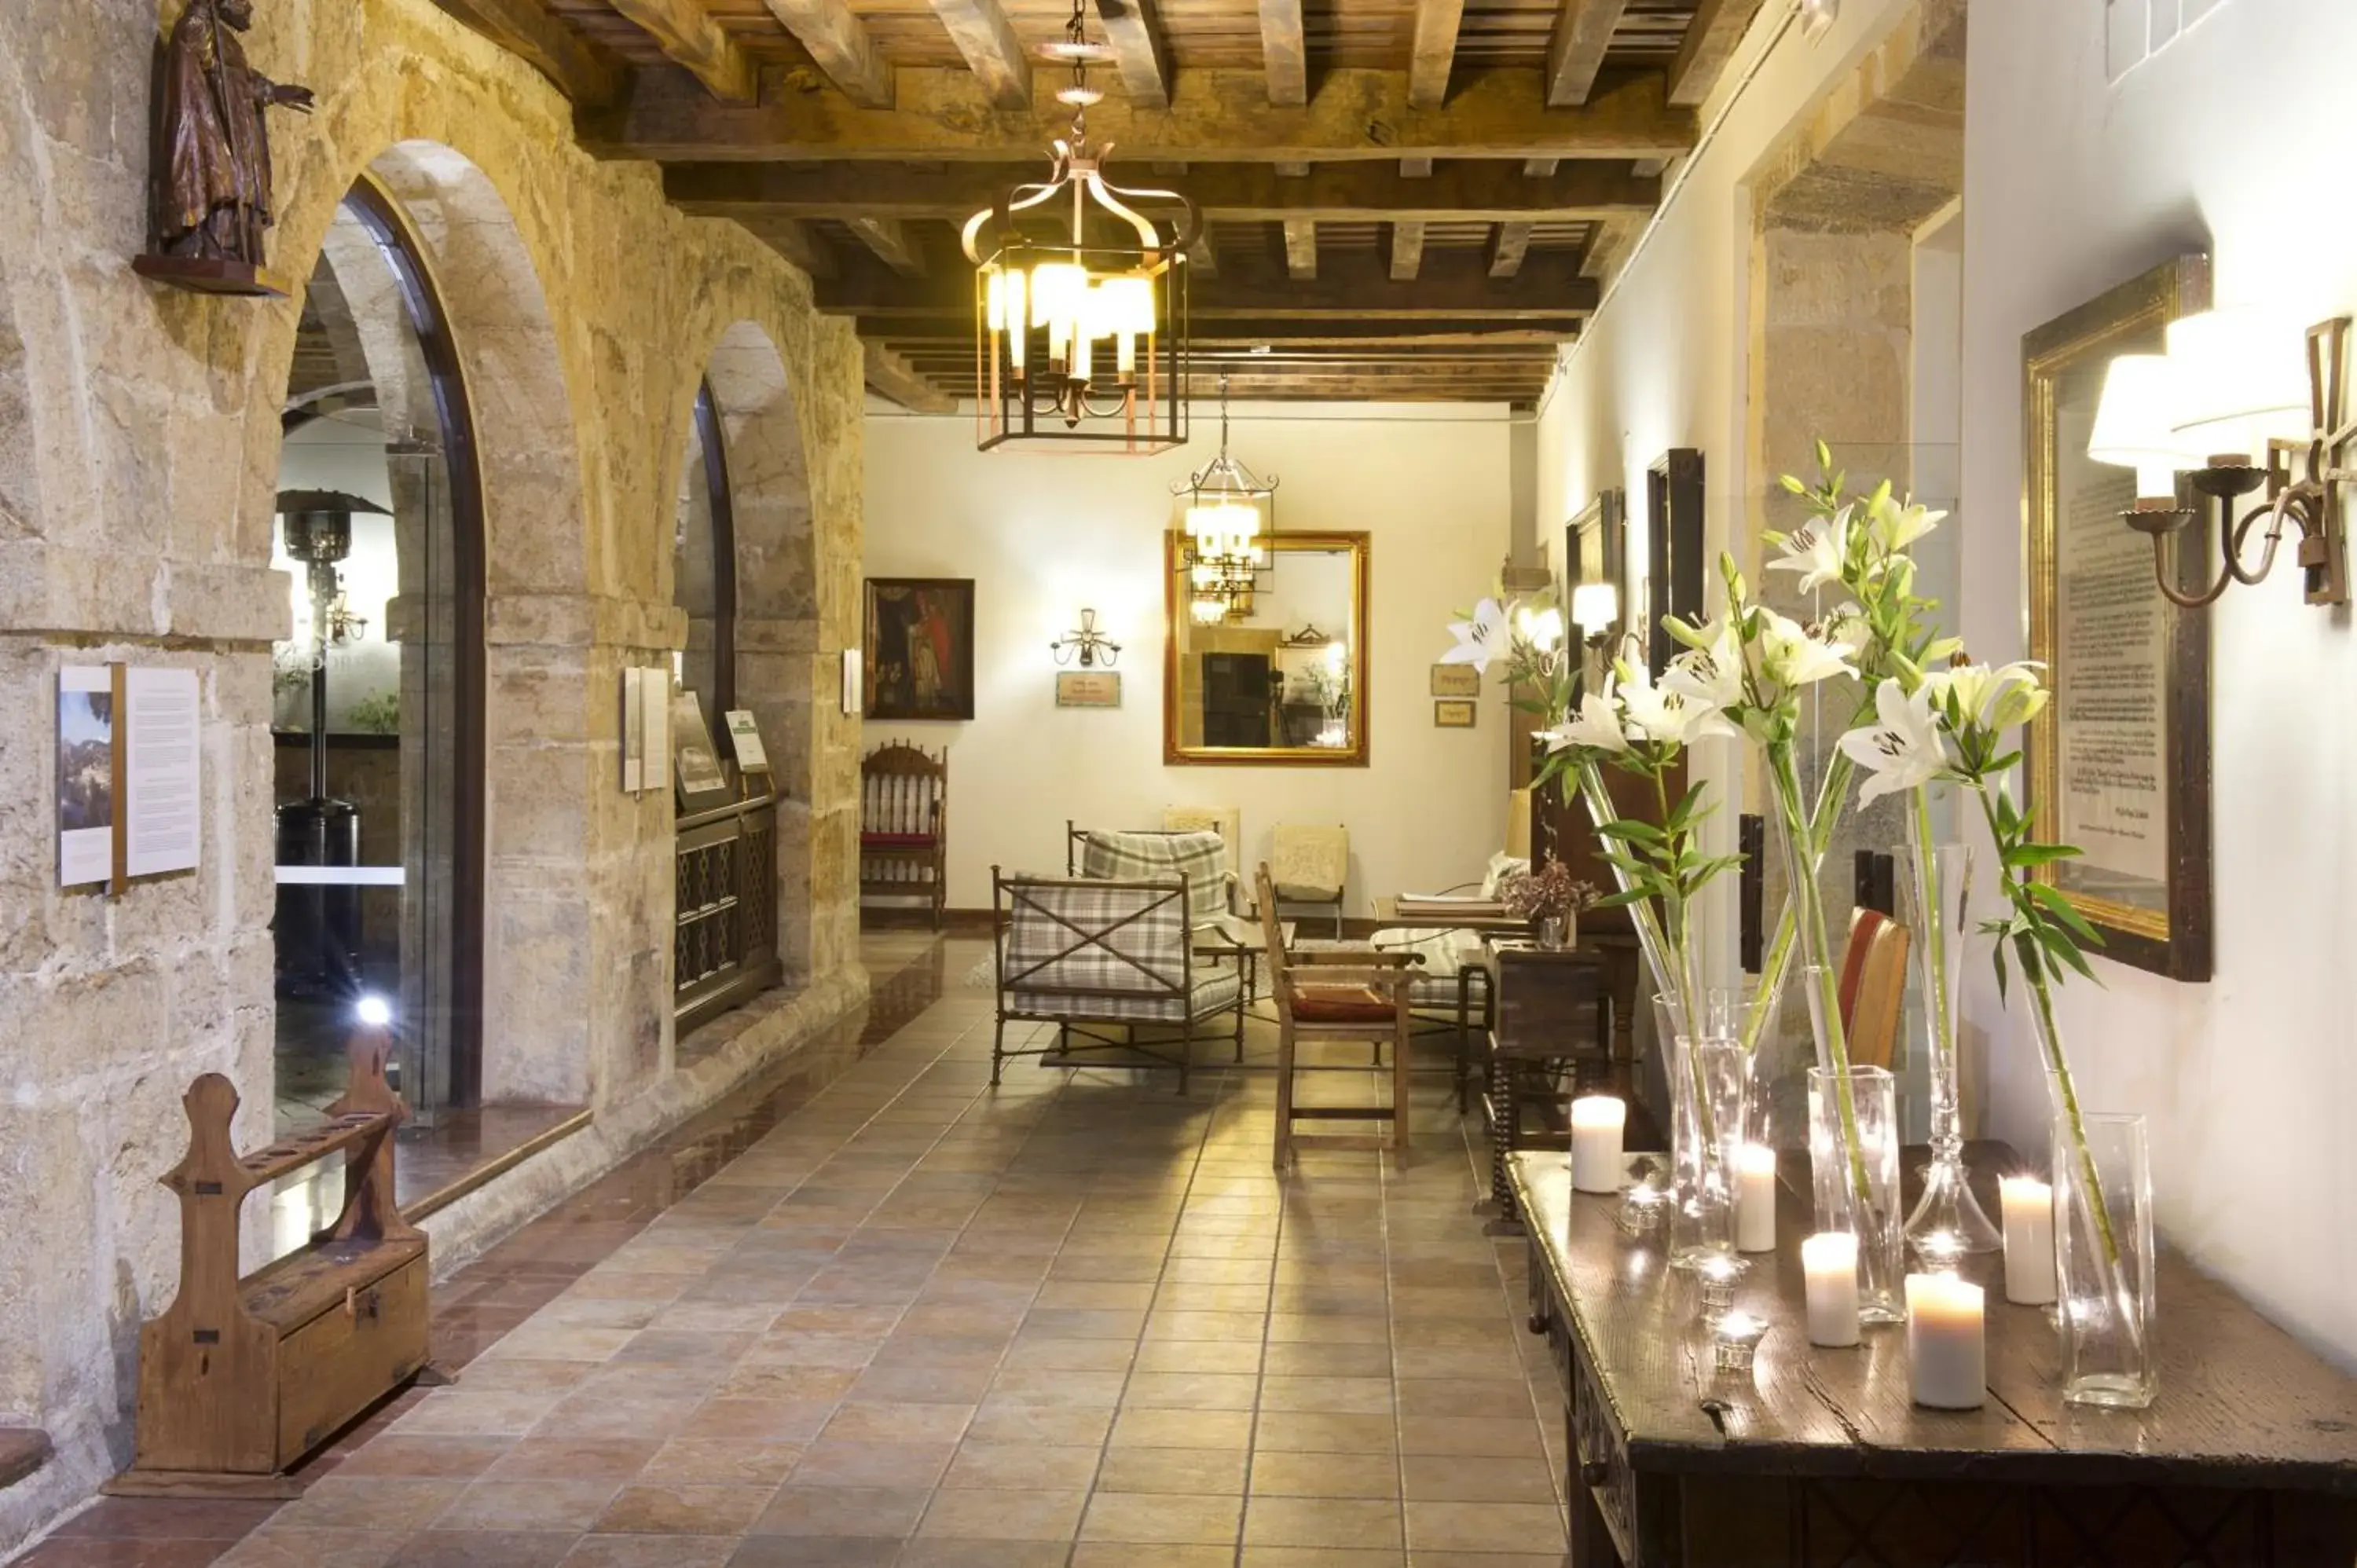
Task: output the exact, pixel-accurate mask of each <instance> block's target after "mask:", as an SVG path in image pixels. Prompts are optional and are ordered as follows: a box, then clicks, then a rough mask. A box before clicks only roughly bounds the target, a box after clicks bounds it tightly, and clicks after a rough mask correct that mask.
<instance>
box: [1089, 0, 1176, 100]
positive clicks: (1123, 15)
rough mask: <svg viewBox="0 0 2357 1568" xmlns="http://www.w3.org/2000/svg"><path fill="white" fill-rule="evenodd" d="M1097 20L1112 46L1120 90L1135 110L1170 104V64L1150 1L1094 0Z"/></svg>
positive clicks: (1160, 28) (1160, 26)
mask: <svg viewBox="0 0 2357 1568" xmlns="http://www.w3.org/2000/svg"><path fill="white" fill-rule="evenodd" d="M1097 20H1098V21H1100V22H1102V23H1103V24H1104V30H1105V42H1107V43H1108V44H1110V45H1112V46H1113V62H1114V70H1117V71H1119V72H1120V73H1121V85H1122V91H1125V92H1126V93H1128V94H1129V101H1130V102H1131V104H1132V105H1134V106H1135V107H1136V108H1139V109H1168V107H1170V64H1169V59H1168V53H1167V51H1166V50H1165V49H1164V48H1163V44H1162V24H1161V21H1160V19H1159V18H1158V17H1157V16H1155V14H1154V6H1153V4H1152V0H1097Z"/></svg>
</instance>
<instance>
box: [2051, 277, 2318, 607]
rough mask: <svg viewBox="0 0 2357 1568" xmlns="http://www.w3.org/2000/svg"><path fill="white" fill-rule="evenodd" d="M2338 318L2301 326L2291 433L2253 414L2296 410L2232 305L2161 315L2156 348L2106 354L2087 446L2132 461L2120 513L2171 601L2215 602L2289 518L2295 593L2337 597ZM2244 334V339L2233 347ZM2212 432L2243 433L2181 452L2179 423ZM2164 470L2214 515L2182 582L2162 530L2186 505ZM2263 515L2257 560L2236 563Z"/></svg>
mask: <svg viewBox="0 0 2357 1568" xmlns="http://www.w3.org/2000/svg"><path fill="white" fill-rule="evenodd" d="M2349 328H2350V318H2349V317H2334V318H2333V319H2331V320H2330V321H2324V322H2319V323H2318V324H2317V325H2316V326H2314V327H2311V328H2309V329H2308V338H2307V349H2308V362H2307V381H2308V406H2307V415H2308V417H2307V427H2308V429H2307V434H2306V435H2305V436H2304V437H2298V438H2294V437H2288V436H2285V435H2276V434H2274V433H2273V431H2271V430H2269V429H2268V428H2267V426H2268V425H2270V424H2277V425H2279V424H2283V423H2284V422H2285V421H2284V420H2283V418H2282V416H2283V414H2284V413H2285V411H2286V410H2289V411H2291V412H2292V413H2297V412H2298V403H2296V402H2293V401H2290V398H2291V397H2293V396H2296V393H2291V392H2287V391H2286V390H2285V388H2284V387H2283V385H2282V384H2281V383H2282V380H2283V378H2278V377H2276V376H2275V375H2273V374H2272V373H2271V371H2270V370H2269V369H2268V368H2267V367H2266V345H2264V344H2260V345H2252V344H2249V343H2248V342H2247V337H2248V334H2249V327H2248V322H2247V318H2246V317H2239V316H2236V315H2233V314H2230V313H2224V312H2212V313H2210V314H2209V315H2207V316H2201V317H2189V318H2187V319H2186V320H2184V321H2181V322H2178V323H2175V324H2173V325H2172V326H2171V327H2170V328H2169V354H2168V355H2167V356H2166V357H2163V356H2159V355H2125V356H2123V357H2121V358H2120V359H2117V360H2114V361H2113V362H2112V366H2111V370H2110V372H2109V374H2108V375H2107V376H2106V377H2105V380H2104V394H2103V402H2102V404H2101V406H2100V407H2099V409H2098V411H2097V413H2096V416H2095V428H2094V432H2093V439H2092V440H2091V441H2090V442H2089V443H2088V456H2090V457H2092V458H2093V459H2094V460H2095V461H2097V462H2101V463H2112V464H2117V465H2121V466H2123V467H2134V468H2136V471H2137V484H2136V491H2137V496H2136V504H2135V505H2134V506H2133V507H2132V508H2130V509H2129V510H2127V511H2126V512H2123V513H2122V514H2121V521H2124V522H2126V524H2127V525H2128V526H2129V527H2130V528H2133V529H2135V530H2136V532H2139V533H2142V534H2145V535H2146V536H2147V537H2148V538H2150V539H2151V541H2152V560H2153V576H2154V579H2155V581H2156V582H2158V584H2159V585H2160V591H2161V593H2162V594H2163V595H2164V596H2167V598H2168V599H2169V602H2170V603H2171V604H2173V605H2177V606H2179V607H2182V608H2185V609H2200V608H2201V607H2204V606H2207V605H2212V604H2215V603H2216V602H2217V601H2218V599H2219V598H2220V597H2221V596H2222V595H2223V594H2224V593H2225V592H2226V590H2227V589H2228V588H2230V587H2232V586H2233V585H2234V584H2236V583H2251V584H2255V583H2259V582H2261V581H2263V580H2265V578H2266V575H2267V574H2268V572H2269V571H2271V570H2273V568H2274V566H2275V562H2276V548H2277V546H2279V545H2280V544H2281V543H2282V542H2283V538H2284V532H2285V530H2286V528H2287V527H2292V528H2297V529H2298V532H2299V547H2298V559H2299V565H2300V571H2301V575H2302V576H2303V578H2304V579H2305V581H2304V584H2303V593H2304V595H2305V598H2306V602H2308V603H2309V604H2311V605H2340V604H2346V603H2347V602H2348V600H2349V564H2348V534H2347V523H2346V520H2345V517H2344V514H2343V510H2342V501H2341V486H2342V485H2345V484H2350V483H2357V468H2352V467H2349V456H2348V452H2349V445H2350V442H2351V440H2352V438H2353V437H2357V425H2352V424H2351V422H2350V421H2349V418H2348V408H2347V404H2348V387H2347V380H2346V374H2345V360H2346V350H2347V347H2348V338H2349ZM2253 348H2255V349H2257V350H2258V351H2257V352H2256V353H2250V352H2247V351H2244V350H2247V349H2253ZM2255 367H2256V368H2255ZM2271 382H2273V383H2276V384H2274V385H2272V386H2271V385H2270V384H2269V383H2271ZM2219 432H2226V433H2230V434H2232V433H2236V432H2242V433H2247V434H2248V435H2250V437H2251V439H2248V440H2245V442H2244V446H2243V448H2242V449H2241V450H2238V451H2227V452H2218V453H2212V454H2209V455H2206V456H2200V457H2193V456H2189V455H2188V448H2189V445H2190V442H2189V437H2193V438H2198V437H2199V436H2200V435H2202V434H2205V433H2208V434H2216V433H2219ZM2254 447H2255V450H2256V454H2257V456H2258V459H2259V460H2258V461H2254V460H2253V456H2254ZM2178 471H2185V472H2186V478H2187V480H2188V482H2189V484H2190V487H2191V489H2193V490H2194V492H2195V493H2196V494H2198V495H2200V496H2201V498H2203V504H2204V505H2214V507H2215V510H2216V512H2217V518H2218V553H2219V556H2220V557H2221V564H2220V566H2219V569H2218V575H2217V577H2216V578H2215V579H2214V580H2213V581H2212V582H2211V584H2210V585H2209V586H2208V587H2206V588H2203V589H2201V590H2200V591H2199V592H2193V593H2189V592H2187V591H2185V590H2183V589H2181V588H2179V587H2178V586H2177V585H2176V584H2174V583H2172V582H2171V581H2169V549H2168V541H2169V536H2170V535H2171V534H2174V533H2177V532H2180V531H2182V530H2183V529H2184V528H2185V527H2186V526H2187V525H2188V524H2190V523H2191V522H2193V521H2195V519H2196V518H2197V517H2198V516H2199V515H2200V512H2199V511H2198V510H2196V509H2195V508H2193V507H2189V506H2186V505H2184V504H2183V502H2182V500H2181V499H2180V498H2179V496H2178V495H2177V494H2174V493H2170V492H2173V491H2174V490H2175V488H2176V486H2175V478H2174V475H2175V473H2176V472H2178ZM2262 489H2264V490H2265V492H2266V499H2265V500H2264V501H2262V502H2261V503H2260V504H2259V505H2256V506H2254V507H2252V508H2251V509H2250V510H2247V511H2244V512H2243V513H2242V515H2241V517H2240V518H2239V519H2237V517H2236V510H2237V503H2238V502H2239V501H2241V500H2242V499H2243V498H2244V497H2245V496H2248V495H2252V494H2254V493H2255V492H2258V491H2260V490H2262ZM2261 521H2265V522H2266V534H2265V536H2264V540H2263V542H2262V547H2261V550H2260V553H2259V558H2258V563H2257V564H2256V565H2255V566H2245V565H2244V546H2245V544H2246V543H2247V542H2249V539H2250V536H2251V532H2252V531H2253V530H2254V529H2255V528H2257V527H2258V526H2259V524H2260V523H2261Z"/></svg>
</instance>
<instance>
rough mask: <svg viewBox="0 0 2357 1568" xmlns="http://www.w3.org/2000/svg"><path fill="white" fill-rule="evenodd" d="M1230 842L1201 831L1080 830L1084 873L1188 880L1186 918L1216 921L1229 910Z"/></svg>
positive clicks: (1127, 878)
mask: <svg viewBox="0 0 2357 1568" xmlns="http://www.w3.org/2000/svg"><path fill="white" fill-rule="evenodd" d="M1227 854H1228V846H1227V841H1226V840H1224V839H1222V838H1221V837H1220V835H1219V834H1218V833H1216V832H1211V831H1210V830H1208V829H1206V830H1203V831H1200V832H1179V833H1146V832H1086V833H1083V834H1082V835H1081V875H1082V876H1092V877H1101V878H1104V879H1107V880H1111V881H1116V882H1120V881H1131V882H1135V881H1147V880H1152V881H1164V882H1167V881H1169V880H1170V879H1171V878H1172V877H1173V876H1174V875H1177V876H1183V877H1185V878H1186V879H1187V909H1188V918H1187V923H1188V924H1189V926H1193V927H1197V928H1200V927H1203V926H1208V925H1211V924H1213V923H1214V922H1216V921H1217V920H1218V919H1219V918H1220V917H1221V916H1222V915H1224V914H1226V913H1227V912H1228V886H1227V878H1226V876H1225V875H1224V873H1225V871H1226V869H1227Z"/></svg>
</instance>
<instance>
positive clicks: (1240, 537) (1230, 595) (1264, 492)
mask: <svg viewBox="0 0 2357 1568" xmlns="http://www.w3.org/2000/svg"><path fill="white" fill-rule="evenodd" d="M1276 487H1277V480H1276V478H1275V477H1274V476H1272V477H1271V478H1268V479H1266V480H1265V481H1264V480H1263V479H1262V478H1260V477H1259V476H1258V475H1256V474H1254V472H1253V471H1252V470H1251V469H1250V468H1248V467H1245V466H1244V465H1243V462H1242V460H1240V459H1238V458H1235V457H1232V456H1229V455H1228V378H1227V377H1226V376H1224V375H1222V377H1221V378H1220V455H1219V456H1217V457H1214V458H1212V459H1211V462H1209V463H1207V464H1205V465H1204V466H1203V467H1201V468H1200V469H1198V470H1196V471H1195V472H1194V473H1192V474H1189V475H1188V476H1187V479H1186V482H1185V483H1183V484H1177V485H1173V486H1171V487H1170V493H1171V494H1172V495H1173V496H1177V497H1182V498H1184V499H1185V501H1186V529H1187V542H1186V550H1185V560H1186V564H1187V571H1188V585H1189V589H1190V590H1191V592H1192V599H1191V600H1190V603H1189V614H1190V615H1191V616H1192V617H1193V618H1194V619H1195V620H1196V622H1197V623H1199V624H1200V625H1204V626H1210V625H1212V624H1214V623H1216V622H1219V621H1222V620H1230V619H1241V618H1243V617H1244V616H1247V615H1250V614H1251V613H1252V605H1253V591H1254V588H1255V586H1257V585H1258V580H1259V575H1260V574H1261V573H1263V572H1266V571H1269V570H1271V569H1272V568H1273V567H1274V565H1275V558H1274V557H1273V556H1272V555H1271V553H1270V551H1269V547H1268V543H1267V536H1268V535H1269V534H1272V533H1274V532H1276Z"/></svg>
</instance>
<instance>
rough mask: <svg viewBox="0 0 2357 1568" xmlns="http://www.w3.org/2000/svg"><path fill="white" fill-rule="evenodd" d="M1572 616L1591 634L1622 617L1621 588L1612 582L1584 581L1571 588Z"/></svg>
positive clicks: (1581, 628) (1580, 626) (1581, 627)
mask: <svg viewBox="0 0 2357 1568" xmlns="http://www.w3.org/2000/svg"><path fill="white" fill-rule="evenodd" d="M1571 618H1572V619H1573V620H1575V621H1577V622H1578V623H1579V629H1580V630H1582V631H1585V632H1587V633H1590V634H1591V635H1592V634H1594V633H1596V632H1599V631H1602V630H1603V629H1604V628H1607V627H1609V626H1610V625H1611V624H1612V623H1613V622H1615V621H1617V620H1619V619H1620V589H1619V588H1618V587H1616V586H1614V585H1612V584H1610V583H1582V584H1580V585H1578V586H1577V587H1575V588H1573V589H1572V590H1571Z"/></svg>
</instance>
